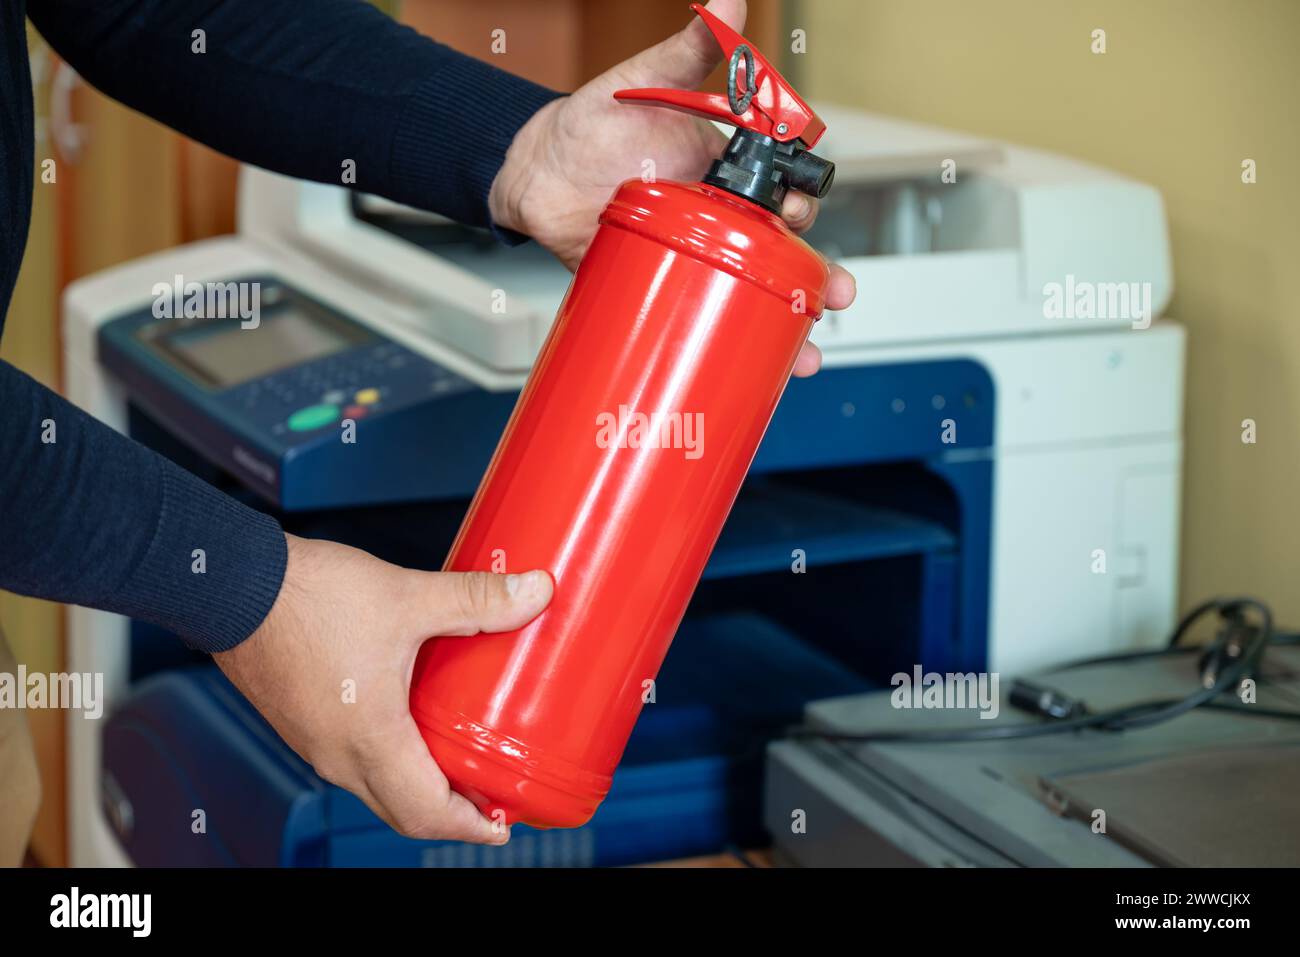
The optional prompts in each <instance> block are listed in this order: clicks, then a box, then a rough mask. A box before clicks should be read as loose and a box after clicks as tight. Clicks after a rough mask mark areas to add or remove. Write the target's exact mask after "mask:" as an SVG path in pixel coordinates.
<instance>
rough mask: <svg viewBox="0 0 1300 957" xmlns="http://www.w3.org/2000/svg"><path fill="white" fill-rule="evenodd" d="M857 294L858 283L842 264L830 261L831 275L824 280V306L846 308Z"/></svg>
mask: <svg viewBox="0 0 1300 957" xmlns="http://www.w3.org/2000/svg"><path fill="white" fill-rule="evenodd" d="M857 294H858V283H857V280H856V279H854V278H853V274H852V273H850V272H849V271H848V270H847V269H845V268H844V267H843V266H839V265H836V264H835V263H831V275H830V278H829V279H828V280H827V282H826V308H827V309H847V308H849V306H851V305H853V300H854V298H855V297H856V296H857Z"/></svg>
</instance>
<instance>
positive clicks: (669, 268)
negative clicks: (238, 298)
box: [410, 4, 834, 827]
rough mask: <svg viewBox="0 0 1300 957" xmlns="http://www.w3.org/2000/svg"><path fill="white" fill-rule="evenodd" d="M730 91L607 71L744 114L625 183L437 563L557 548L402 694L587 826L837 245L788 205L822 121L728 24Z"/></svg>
mask: <svg viewBox="0 0 1300 957" xmlns="http://www.w3.org/2000/svg"><path fill="white" fill-rule="evenodd" d="M691 9H692V10H694V11H695V13H696V14H698V15H699V16H700V17H702V18H703V19H704V22H705V23H706V24H707V25H708V27H709V29H710V30H711V31H712V32H713V35H714V37H715V38H716V39H717V40H718V43H719V44H720V45H721V46H722V49H723V52H724V54H725V55H726V56H727V57H728V58H729V59H728V63H729V67H728V73H727V93H726V95H725V96H724V95H722V94H714V93H698V92H689V91H683V90H667V89H650V90H620V91H619V92H617V93H615V94H614V96H615V97H616V98H617V99H618V100H620V101H623V102H625V103H630V104H651V105H655V106H665V107H669V108H671V109H675V110H680V111H683V112H687V113H692V114H695V115H697V116H702V117H705V118H707V119H712V120H721V121H724V122H727V123H730V124H732V125H734V126H735V128H736V131H735V134H734V136H732V138H731V141H730V143H729V144H728V146H727V147H726V150H725V152H724V153H723V155H722V157H721V158H720V159H718V160H717V161H715V162H714V163H713V165H712V167H711V168H710V169H709V172H708V174H707V175H706V176H705V177H704V179H703V181H702V182H699V183H690V184H685V183H671V182H663V183H655V182H650V183H647V182H642V181H641V180H631V181H629V182H626V183H624V184H623V185H622V186H620V187H619V188H618V190H617V192H616V193H615V195H614V197H613V199H612V200H611V201H610V203H609V205H608V206H607V207H606V208H605V210H604V212H603V213H602V214H601V217H600V227H599V229H598V231H597V233H596V235H595V238H594V239H593V240H592V243H591V246H590V248H589V249H588V250H587V253H586V256H585V257H584V258H583V260H582V263H581V264H580V265H579V267H578V270H577V273H576V274H575V276H574V278H573V283H572V285H571V286H570V287H569V291H568V294H567V295H566V297H565V300H564V303H563V305H561V307H560V311H559V314H558V316H557V317H556V320H555V325H554V326H553V328H552V330H551V333H550V337H549V338H548V339H547V341H546V344H545V345H544V346H543V348H542V351H541V353H540V355H539V356H538V359H537V362H536V364H535V365H534V367H533V371H532V374H531V375H530V376H529V379H528V382H527V384H526V385H525V387H524V390H523V393H522V394H521V395H520V397H519V401H518V404H517V405H516V406H515V409H514V413H513V415H512V416H511V418H510V422H509V424H508V425H507V426H506V429H505V433H504V434H503V435H502V438H501V441H500V444H499V445H498V446H497V450H496V453H495V455H494V456H493V458H492V462H491V464H490V465H489V466H488V470H487V472H486V474H485V475H484V478H483V481H482V483H481V484H480V486H479V488H478V492H477V494H476V495H475V497H474V500H473V502H472V503H471V505H470V508H469V512H468V514H467V515H466V517H465V520H464V523H463V525H462V526H461V529H460V533H459V535H458V536H457V538H456V540H455V543H454V544H453V545H452V549H451V553H450V555H449V556H448V558H447V562H446V565H445V566H444V568H445V570H447V571H458V572H459V571H474V570H479V571H487V570H493V569H494V568H495V569H496V570H500V562H499V561H494V560H497V559H500V558H502V557H504V560H505V562H506V564H507V567H508V568H509V569H518V570H524V569H532V568H543V569H546V570H547V571H548V572H549V573H550V575H551V576H552V578H553V579H554V583H555V592H554V597H553V598H552V600H551V603H550V605H549V607H547V609H546V610H545V611H544V612H542V613H541V615H539V616H538V617H537V618H536V619H534V620H533V621H532V622H531V623H529V624H528V625H526V626H525V627H523V628H520V629H518V630H517V631H513V632H508V633H505V634H496V635H482V636H479V637H476V638H473V639H468V640H466V639H456V638H452V639H434V640H431V641H429V642H427V643H426V644H425V646H424V647H423V648H422V649H421V651H420V654H419V657H418V659H417V662H416V665H415V673H414V678H413V682H412V687H411V698H410V704H411V712H412V714H413V716H414V717H415V720H416V722H417V724H418V725H419V727H420V730H421V733H422V734H423V736H424V739H425V741H426V743H427V744H428V746H429V749H430V751H431V752H432V754H433V757H434V759H435V760H436V761H437V762H438V764H439V766H440V767H441V768H442V770H443V771H444V773H446V775H447V778H448V779H449V781H450V782H451V785H452V788H453V789H454V790H455V791H458V792H459V793H461V794H464V795H465V796H466V797H468V798H469V799H470V800H472V801H473V802H474V803H475V804H476V805H477V806H478V807H479V809H480V810H482V811H483V812H484V813H485V814H487V815H489V816H493V817H495V819H497V820H502V819H504V821H505V822H507V823H511V824H513V823H516V822H521V823H525V824H529V825H532V826H534V827H577V826H579V825H581V824H584V823H585V822H586V821H587V820H588V819H589V818H590V817H591V816H592V814H593V813H594V812H595V810H596V808H597V806H598V805H599V804H600V802H601V800H602V799H603V798H604V796H605V794H606V792H607V791H608V790H609V786H610V782H611V779H612V775H613V772H614V768H615V766H616V765H617V764H618V761H619V758H620V757H621V756H622V753H623V749H624V747H625V746H626V744H627V740H628V737H629V736H630V735H631V733H632V727H633V725H634V724H635V722H636V719H637V716H638V714H639V713H640V711H641V708H642V705H643V703H644V702H645V701H646V700H648V699H649V697H650V689H652V688H653V679H654V677H655V675H656V673H657V672H658V669H659V666H660V663H661V662H662V661H663V658H664V655H665V654H666V653H667V651H668V646H669V644H670V642H671V641H672V638H673V635H674V633H675V632H676V630H677V626H678V624H679V623H680V622H681V619H682V616H683V615H684V613H685V611H686V606H687V603H688V602H689V600H690V598H691V594H692V592H693V591H694V590H695V586H696V584H697V583H698V582H699V579H700V576H701V574H702V573H703V571H704V566H705V563H706V562H707V560H708V557H709V553H710V552H711V551H712V549H713V546H714V543H715V542H716V540H717V538H718V534H719V532H720V531H721V530H722V526H723V522H724V521H725V520H726V518H727V514H728V512H729V511H730V510H731V506H732V504H733V503H734V501H735V499H736V495H737V493H738V492H739V490H740V486H741V482H742V481H743V480H744V477H745V473H746V471H747V470H748V468H749V465H750V463H751V462H752V460H753V458H754V455H755V453H756V451H757V449H758V446H759V442H760V440H761V439H762V438H763V433H764V431H765V430H766V429H767V426H768V423H769V421H770V420H771V417H772V414H773V412H774V411H775V409H776V405H777V402H778V400H779V399H780V398H781V393H782V391H783V390H784V388H785V385H786V382H787V381H788V379H789V377H790V373H791V371H792V369H793V367H794V362H795V359H796V357H797V356H798V353H799V351H800V349H801V348H802V346H803V344H804V341H805V340H806V339H807V337H808V333H809V331H810V330H811V328H812V323H813V322H814V320H815V319H816V318H817V317H819V316H820V315H821V312H822V308H823V302H824V297H825V293H826V284H827V278H828V267H827V265H826V262H825V260H823V259H822V257H821V256H820V255H818V254H817V253H816V252H814V251H813V250H812V248H811V247H809V246H808V245H807V244H806V243H804V242H803V241H802V240H800V239H799V238H797V237H796V236H795V235H794V234H793V233H791V232H790V230H789V229H788V228H787V227H786V225H785V224H784V223H783V222H782V220H781V218H780V215H779V211H780V208H781V201H782V199H783V198H784V197H785V194H786V192H787V190H789V189H796V190H799V191H801V192H804V193H808V194H810V195H813V196H818V197H821V196H824V195H825V194H826V192H827V190H828V189H829V188H830V185H831V180H832V178H833V176H834V166H833V165H832V164H831V163H829V162H827V161H825V160H823V159H820V158H819V157H816V156H814V155H813V154H812V153H810V152H808V150H809V148H811V147H812V146H814V145H815V144H816V143H817V141H818V139H820V138H821V135H822V133H823V132H824V131H825V128H826V127H825V124H824V123H823V122H822V121H821V120H820V119H819V118H818V117H817V115H816V114H815V113H814V112H813V111H812V110H811V109H809V107H808V106H807V104H805V103H804V102H803V100H801V99H800V98H799V96H798V94H797V93H795V91H794V90H793V89H792V88H791V87H790V85H789V83H787V82H786V80H785V79H784V78H783V77H782V76H781V75H780V74H779V73H777V71H776V70H775V69H773V68H772V65H771V64H770V63H769V62H768V61H767V59H766V58H765V57H763V55H762V54H761V53H759V52H758V51H757V50H755V49H754V48H753V47H752V46H751V45H750V44H749V43H748V42H747V41H746V40H745V38H744V37H742V36H741V35H740V34H738V33H736V32H735V31H734V30H732V29H731V28H729V27H728V26H727V25H726V24H725V23H723V22H722V21H721V20H719V19H718V18H717V17H716V16H714V15H712V14H710V13H709V12H708V11H706V10H705V9H703V8H702V7H701V6H700V5H699V4H693V5H692V7H691Z"/></svg>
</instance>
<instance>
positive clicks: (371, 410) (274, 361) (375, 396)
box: [99, 276, 514, 511]
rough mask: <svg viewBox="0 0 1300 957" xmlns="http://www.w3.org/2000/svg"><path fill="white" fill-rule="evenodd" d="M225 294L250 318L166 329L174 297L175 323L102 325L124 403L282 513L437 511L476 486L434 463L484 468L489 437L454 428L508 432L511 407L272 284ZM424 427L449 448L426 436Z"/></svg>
mask: <svg viewBox="0 0 1300 957" xmlns="http://www.w3.org/2000/svg"><path fill="white" fill-rule="evenodd" d="M234 283H238V284H240V285H241V286H242V287H243V288H251V289H253V290H256V292H255V293H245V294H244V295H243V301H245V302H247V301H249V300H251V299H252V296H253V295H256V296H257V299H256V300H253V301H255V302H258V303H259V308H258V310H257V313H256V314H255V315H249V314H248V313H247V312H244V313H240V312H238V311H237V310H236V309H234V308H231V309H222V310H220V312H221V315H214V316H208V315H206V314H203V313H205V312H207V311H209V310H204V309H202V308H197V309H194V310H192V311H193V312H195V313H200V314H195V315H188V316H187V315H175V313H180V312H182V311H183V309H182V308H181V307H182V305H183V303H182V301H181V297H179V296H178V297H177V298H178V301H177V303H176V306H177V308H175V309H170V308H167V309H162V310H159V311H161V312H164V313H172V314H173V315H164V316H162V317H159V316H157V315H156V314H155V308H154V306H153V305H150V306H148V307H146V308H143V309H140V310H137V311H135V312H132V313H130V314H127V315H124V316H121V317H118V318H116V319H113V320H111V321H109V322H107V323H105V324H104V326H103V327H102V328H101V330H100V334H99V352H100V361H101V362H102V363H103V364H104V365H105V367H106V368H108V369H109V370H110V371H111V372H112V373H113V374H114V375H115V376H116V377H117V378H118V379H120V380H121V381H122V383H123V384H124V385H125V386H126V388H127V391H128V393H129V394H130V396H131V399H132V401H134V402H135V403H137V404H139V405H140V406H141V407H143V408H144V409H145V410H146V411H147V412H149V413H150V415H152V416H153V417H154V418H156V419H158V420H159V421H161V422H162V423H163V424H164V425H166V426H167V427H168V428H169V430H170V431H171V432H172V433H173V434H175V435H177V436H179V437H181V438H183V439H184V440H185V441H186V442H187V443H188V444H190V445H191V446H192V447H193V448H194V449H195V450H196V451H198V452H199V453H200V454H202V455H203V456H204V457H205V458H207V459H208V460H209V461H211V462H213V463H214V464H216V465H217V466H219V467H221V468H223V469H225V470H226V471H228V472H230V473H231V474H233V475H235V476H236V477H237V478H239V479H240V480H241V481H243V482H244V483H245V484H247V485H248V486H249V487H250V488H252V489H253V490H254V491H256V492H257V493H259V494H260V495H261V496H262V497H264V498H265V499H267V500H268V501H270V502H271V503H272V504H273V505H275V506H277V507H279V508H281V509H284V510H286V511H293V510H301V509H313V508H327V507H335V506H347V505H356V504H365V503H369V504H376V503H382V502H396V501H404V500H409V499H417V498H428V497H437V496H438V495H439V494H440V490H439V485H440V484H445V485H446V486H447V492H446V494H454V493H458V492H459V491H460V489H462V488H463V487H464V486H465V484H466V483H467V482H470V483H472V482H473V481H476V480H477V478H478V475H477V474H475V475H472V476H469V475H466V476H459V475H455V474H449V473H454V472H455V471H456V470H455V468H454V467H452V468H451V469H449V468H448V466H447V464H446V461H445V457H443V458H441V459H436V458H435V450H438V449H440V448H441V449H445V448H447V447H448V443H450V444H451V446H450V447H453V448H455V447H457V445H459V444H460V443H464V442H468V443H469V445H470V448H469V449H468V450H467V451H471V452H477V453H478V454H477V455H471V459H473V460H478V459H480V458H482V457H484V456H486V455H488V454H490V452H491V444H492V443H494V442H495V436H491V437H489V438H488V439H487V440H484V439H476V438H475V436H473V435H472V434H469V433H467V431H466V430H465V429H464V428H463V427H461V426H459V425H458V424H457V423H458V422H460V421H463V420H464V419H465V417H466V416H474V415H482V414H484V413H486V414H488V415H489V416H490V417H492V418H504V416H505V415H506V414H508V412H509V409H510V406H511V405H512V404H513V398H514V397H513V396H500V395H492V394H489V393H487V392H485V391H484V390H482V389H479V388H478V387H476V386H475V385H473V384H472V383H471V382H469V381H468V380H467V379H465V378H463V377H461V376H459V375H456V374H455V373H454V372H452V371H450V370H449V369H446V368H443V367H441V366H439V365H437V364H436V363H434V362H431V361H430V360H428V359H427V358H425V357H423V356H421V355H418V354H417V353H415V352H412V351H411V350H410V349H407V348H406V347H404V346H402V345H400V344H399V343H396V342H393V341H391V340H389V339H386V338H384V337H383V336H381V335H379V334H378V333H376V332H375V331H374V330H372V329H370V328H368V327H366V326H365V325H363V324H361V323H360V322H357V321H356V320H355V319H353V318H352V317H350V316H347V315H345V314H343V313H341V312H339V311H337V310H334V309H332V308H330V307H328V306H326V305H324V304H322V303H320V302H319V301H317V300H315V299H313V298H311V297H310V296H307V295H306V294H304V293H303V292H301V291H300V290H298V289H295V288H293V287H292V286H289V285H288V284H286V283H284V282H282V281H280V280H278V279H276V278H274V277H270V276H249V277H243V278H241V279H238V280H229V281H228V283H223V284H221V285H223V286H226V285H229V284H234ZM204 304H205V305H208V306H209V309H210V302H209V303H204ZM166 305H168V306H170V305H171V303H166ZM430 422H434V423H443V425H442V426H441V428H442V429H444V430H445V431H446V432H447V433H448V434H447V435H446V436H439V435H438V434H436V433H434V434H431V433H430V432H429V431H428V426H429V423H430ZM440 439H441V440H442V441H440ZM476 444H482V445H484V448H482V449H477V448H475V445H476ZM359 450H364V451H363V452H362V453H361V455H358V454H357V453H358V451H359ZM425 459H428V461H425ZM435 466H436V467H435Z"/></svg>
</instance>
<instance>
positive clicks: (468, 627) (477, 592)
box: [427, 571, 555, 635]
mask: <svg viewBox="0 0 1300 957" xmlns="http://www.w3.org/2000/svg"><path fill="white" fill-rule="evenodd" d="M427 578H428V595H429V601H430V615H431V619H430V624H431V625H432V626H433V627H434V632H433V633H434V634H439V635H477V634H478V633H479V632H481V631H486V632H498V631H514V630H515V629H516V628H522V627H523V626H524V625H526V624H528V623H529V622H530V621H532V620H533V619H534V618H536V617H537V616H538V615H539V614H541V612H542V609H544V608H545V607H546V606H547V604H548V603H549V602H550V600H551V595H552V593H553V592H554V590H555V588H554V585H553V583H552V582H551V576H550V575H548V574H547V573H546V572H544V571H531V572H525V573H524V574H521V575H494V574H492V573H491V572H434V573H429V574H428V575H427Z"/></svg>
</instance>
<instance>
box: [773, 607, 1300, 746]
mask: <svg viewBox="0 0 1300 957" xmlns="http://www.w3.org/2000/svg"><path fill="white" fill-rule="evenodd" d="M1247 608H1250V609H1254V611H1255V612H1256V613H1257V614H1258V615H1259V617H1260V619H1261V623H1260V625H1259V628H1258V630H1257V631H1256V633H1255V635H1254V636H1253V637H1252V638H1251V640H1250V642H1249V643H1248V644H1247V646H1246V648H1245V650H1244V651H1243V652H1242V654H1241V655H1240V657H1238V658H1237V659H1236V660H1235V661H1233V662H1231V663H1230V664H1229V666H1228V667H1226V668H1224V669H1223V671H1221V672H1220V673H1219V674H1217V675H1216V676H1215V680H1214V682H1213V684H1211V685H1210V686H1209V687H1205V688H1199V689H1197V690H1196V691H1194V692H1192V693H1191V694H1188V695H1186V696H1185V697H1182V698H1173V699H1168V700H1161V701H1145V702H1140V703H1138V704H1132V705H1126V706H1124V707H1121V708H1114V709H1111V710H1110V711H1102V712H1097V713H1095V714H1084V715H1081V716H1079V717H1074V718H1064V719H1060V720H1056V721H1051V722H1048V723H1043V724H1015V725H1001V726H997V727H990V728H939V729H934V730H920V731H872V732H841V731H830V730H823V729H820V728H813V727H810V726H807V725H800V726H797V727H795V728H792V729H791V730H790V732H789V733H790V736H791V737H796V738H820V739H822V740H826V741H849V742H859V743H868V742H871V743H887V742H903V741H906V742H909V743H916V744H920V743H937V742H954V741H990V740H1007V739H1014V738H1036V737H1044V736H1046V735H1051V734H1065V733H1067V732H1070V731H1082V730H1085V729H1090V728H1097V729H1101V730H1105V731H1127V730H1133V729H1136V728H1145V727H1150V726H1151V725H1154V724H1159V723H1161V722H1164V721H1169V720H1172V719H1173V718H1177V717H1179V716H1181V715H1183V714H1186V713H1187V712H1189V711H1191V710H1193V709H1195V708H1199V707H1206V706H1210V707H1215V708H1216V709H1218V710H1229V711H1232V712H1233V713H1236V714H1250V715H1257V716H1259V717H1274V718H1278V717H1281V718H1287V719H1291V720H1300V712H1285V711H1273V712H1270V711H1268V710H1267V709H1257V708H1255V707H1254V706H1249V707H1247V706H1245V705H1242V706H1232V705H1225V704H1222V703H1216V702H1215V701H1214V699H1216V698H1218V697H1219V696H1220V695H1221V694H1223V693H1224V692H1225V691H1227V690H1229V689H1230V688H1233V687H1236V686H1237V685H1238V684H1239V683H1240V682H1241V680H1242V678H1244V677H1245V676H1246V675H1248V674H1250V673H1251V672H1252V671H1253V670H1254V669H1255V667H1256V666H1257V665H1258V663H1259V659H1260V658H1261V657H1262V655H1263V653H1264V649H1265V648H1266V647H1267V646H1268V645H1269V644H1270V643H1271V642H1273V641H1274V638H1275V635H1274V631H1273V612H1272V611H1271V610H1270V609H1269V607H1268V605H1266V604H1264V602H1262V601H1259V600H1258V599H1255V598H1248V597H1242V598H1229V599H1217V598H1216V599H1210V600H1209V601H1205V602H1202V603H1201V604H1199V605H1197V606H1196V607H1195V608H1193V609H1192V610H1191V611H1190V612H1188V613H1187V614H1186V615H1184V616H1183V618H1182V620H1181V621H1179V623H1178V625H1177V627H1176V628H1175V629H1174V632H1173V634H1172V635H1171V636H1170V639H1169V644H1168V646H1167V647H1165V648H1164V649H1161V650H1160V651H1155V652H1149V651H1139V652H1130V653H1127V654H1121V655H1104V656H1101V657H1098V658H1085V659H1082V660H1079V661H1074V662H1070V663H1068V664H1066V665H1063V666H1061V667H1060V668H1056V669H1053V672H1056V671H1067V670H1070V669H1072V668H1079V667H1083V666H1085V665H1092V664H1104V663H1110V662H1114V661H1127V660H1135V659H1139V658H1153V657H1160V656H1164V655H1169V654H1186V653H1190V652H1194V651H1202V650H1203V649H1201V648H1195V647H1191V648H1185V647H1181V646H1180V645H1179V642H1180V641H1182V639H1183V636H1184V635H1186V634H1187V632H1188V631H1189V630H1190V629H1191V627H1192V625H1193V624H1195V623H1196V622H1197V621H1198V620H1200V619H1201V618H1202V617H1204V616H1205V615H1206V614H1208V613H1209V612H1211V611H1218V612H1219V613H1220V615H1221V616H1223V617H1229V616H1235V615H1239V614H1240V613H1241V612H1242V611H1243V610H1245V609H1247ZM1284 639H1285V642H1284V643H1287V644H1290V643H1293V642H1294V640H1295V639H1296V636H1295V635H1291V634H1288V635H1286V636H1284Z"/></svg>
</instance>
